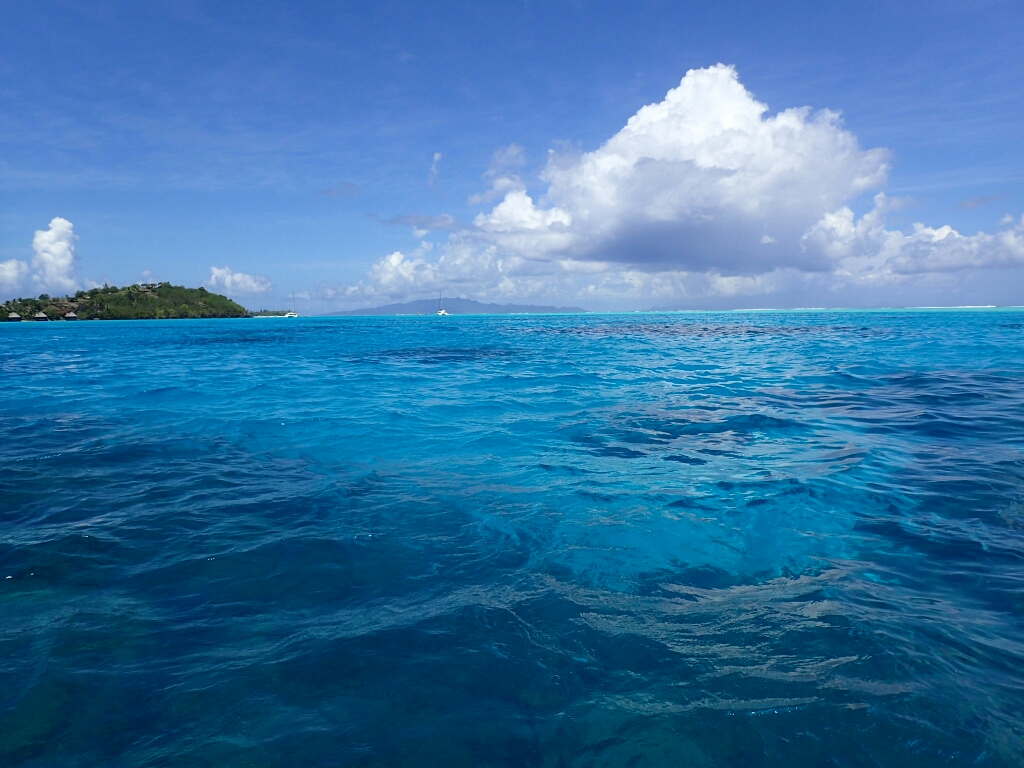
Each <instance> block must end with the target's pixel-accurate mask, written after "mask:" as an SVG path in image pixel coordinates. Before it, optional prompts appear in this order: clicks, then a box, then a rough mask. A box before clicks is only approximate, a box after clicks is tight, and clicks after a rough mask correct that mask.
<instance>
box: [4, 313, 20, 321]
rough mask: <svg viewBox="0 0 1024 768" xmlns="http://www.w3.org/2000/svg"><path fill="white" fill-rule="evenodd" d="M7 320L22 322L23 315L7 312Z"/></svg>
mask: <svg viewBox="0 0 1024 768" xmlns="http://www.w3.org/2000/svg"><path fill="white" fill-rule="evenodd" d="M7 322H9V323H20V322H21V315H19V314H18V313H17V312H8V313H7Z"/></svg>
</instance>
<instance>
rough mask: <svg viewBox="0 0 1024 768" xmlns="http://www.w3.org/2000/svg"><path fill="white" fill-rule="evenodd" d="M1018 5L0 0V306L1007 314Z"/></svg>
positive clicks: (1016, 201)
mask: <svg viewBox="0 0 1024 768" xmlns="http://www.w3.org/2000/svg"><path fill="white" fill-rule="evenodd" d="M1022 22H1024V7H1022V6H1021V4H1020V2H1019V0H1008V1H1006V2H984V1H982V2H951V1H949V0H945V1H944V0H932V2H928V3H917V2H900V3H876V2H860V3H843V2H835V3H827V4H823V3H792V2H791V3H785V2H783V3H773V4H766V3H753V2H747V3H721V2H719V3H714V4H709V3H702V4H687V3H679V2H675V3H668V2H643V1H642V0H639V1H634V2H629V3H609V2H602V3H591V2H583V1H577V2H557V1H556V2H549V3H543V4H542V3H536V2H520V3H514V2H508V3H478V2H477V3H455V2H449V3H444V4H422V3H405V2H392V3H387V2H376V3H363V4H354V3H347V4H341V3H274V2H261V3H259V4H253V3H240V2H239V3H231V2H218V3H188V2H151V3H106V2H91V3H54V2H39V1H38V0H37V1H35V2H31V3H29V2H10V3H7V4H5V12H4V14H3V19H2V20H0V295H2V296H4V297H9V296H13V295H28V294H34V293H38V292H39V291H40V290H42V289H46V290H49V291H50V292H60V288H61V287H64V286H72V285H73V286H86V285H89V284H91V283H94V282H100V283H102V282H103V281H109V282H110V283H114V284H122V283H127V282H135V281H138V280H146V279H153V280H170V281H172V282H175V283H184V284H186V285H198V284H200V283H203V282H205V283H206V284H207V285H209V286H210V287H211V288H214V289H217V290H224V291H226V292H228V293H231V294H232V295H234V296H235V297H236V298H238V299H239V300H240V301H241V302H242V303H243V304H245V305H247V306H249V307H253V308H257V307H261V306H283V305H284V304H287V303H289V299H287V297H288V296H289V295H290V294H291V293H293V292H294V293H295V294H298V295H299V299H298V301H299V303H300V304H301V305H302V306H301V307H300V309H303V308H304V309H305V310H306V311H309V312H314V311H330V310H332V309H340V308H348V307H353V306H366V305H372V304H380V303H386V302H388V301H400V300H406V299H411V298H422V297H429V296H432V295H435V294H436V293H437V292H438V291H439V290H443V291H444V292H445V293H446V294H449V295H463V296H467V297H472V298H478V299H483V300H510V301H517V302H529V301H537V302H544V303H551V302H555V303H560V304H577V305H582V306H585V307H587V308H592V309H643V308H648V307H654V306H672V307H726V306H844V305H845V306H850V305H865V306H880V305H885V306H892V305H915V304H989V303H992V304H1024V250H1020V249H1021V248H1024V225H1022V220H1021V215H1022V213H1024V141H1022V140H1021V135H1022V133H1024V132H1022V121H1024V120H1022V119H1024V55H1022V53H1021V51H1022V50H1024V23H1022ZM719 63H722V64H724V65H727V67H731V68H732V69H729V70H723V69H720V68H719V69H714V67H715V65H717V64H719ZM691 70H694V74H693V75H692V76H688V75H687V73H688V72H689V71H691ZM684 76H685V77H688V78H689V79H688V80H686V81H685V82H684V83H683V86H682V87H681V82H682V81H684ZM672 89H680V90H679V91H678V92H677V93H676V97H674V98H676V101H672V99H671V98H670V99H668V100H667V101H666V99H667V96H668V95H669V93H670V91H672ZM737 89H739V90H738V91H737ZM744 89H745V91H746V93H747V95H748V97H749V98H747V97H743V96H742V95H740V94H742V92H743V91H744ZM755 99H756V101H754V100H755ZM758 102H760V103H761V104H764V105H766V106H767V111H765V112H763V113H761V115H760V117H758V116H757V115H758V112H757V109H758V108H754V107H752V106H751V105H756V104H757V103H758ZM658 104H662V105H663V108H662V109H661V111H658V110H654V111H650V110H649V112H648V113H645V114H647V115H648V118H649V119H648V118H645V120H648V122H647V124H648V128H647V129H644V131H645V132H641V135H638V136H632V137H629V136H623V135H620V136H619V139H618V140H617V141H618V145H619V148H618V149H614V146H615V145H616V142H615V141H613V142H611V145H612V146H611V148H607V149H604V150H602V146H603V145H605V143H606V142H609V140H611V139H612V138H613V137H616V136H617V135H619V134H620V132H622V131H623V129H624V127H625V126H626V125H627V121H629V120H630V118H631V117H632V116H634V115H635V114H637V112H638V111H639V110H641V108H643V107H644V106H645V105H658ZM672 104H674V105H675V106H671V105H672ZM800 107H810V110H811V111H810V112H808V113H805V114H804V115H803V116H802V117H801V116H799V115H795V116H794V117H793V118H792V120H789V121H788V122H787V121H785V120H783V121H775V122H773V118H774V117H776V116H777V115H778V114H779V113H782V112H784V111H785V110H792V109H794V108H800ZM822 109H827V110H833V111H835V112H839V113H841V118H838V117H832V118H825V117H823V116H822V114H821V113H820V110H822ZM751 110H753V111H751ZM734 113H737V114H739V113H742V114H744V115H746V118H744V119H745V120H746V122H743V123H742V125H740V124H738V123H737V124H736V125H734V124H733V123H732V122H730V120H731V119H732V116H733V114H734ZM723 121H724V122H723ZM634 122H635V121H634ZM641 122H643V121H641ZM783 123H785V124H783ZM723 126H725V127H723ZM730 126H731V127H730ZM737 131H738V132H739V134H742V135H741V136H740V139H737V138H736V135H737V134H736V132H737ZM735 141H740V143H739V144H731V145H730V147H729V148H724V144H723V142H726V143H728V142H735ZM851 141H852V142H853V145H851V143H850V142H851ZM851 146H853V148H851ZM780 147H782V148H781V149H780ZM876 149H878V150H882V151H880V152H877V153H875V154H871V150H876ZM659 153H660V154H659ZM783 166H785V167H786V168H789V169H790V170H788V171H786V172H785V173H782V174H781V175H780V172H779V171H778V169H779V168H781V167H783ZM796 166H800V168H796ZM609 169H611V170H609ZM616 169H618V170H616ZM794 169H795V170H794ZM831 169H835V171H834V172H833V171H832V170H831ZM844 174H845V175H844ZM723 185H725V186H723ZM600 190H603V192H601V191H600ZM714 190H717V191H714ZM879 192H882V193H884V195H885V198H884V199H880V198H878V197H877V195H878V193H879ZM748 202H749V203H750V204H749V205H748V204H747V203H748ZM753 208H756V209H757V210H756V211H753ZM844 211H849V212H850V214H851V215H846V214H845V213H843V212H844ZM58 217H59V219H62V220H64V221H65V222H70V227H71V228H72V230H69V229H68V227H67V226H66V225H64V224H60V223H58V224H57V225H56V227H53V226H51V222H52V221H54V220H55V219H56V218H58ZM918 223H919V224H921V225H923V229H915V224H918ZM947 226H948V227H951V228H952V230H954V232H953V234H949V232H948V231H947V230H944V229H943V227H947ZM762 230H763V231H762ZM69 231H73V234H68V233H69ZM37 232H39V233H41V235H40V236H37ZM979 233H984V237H982V236H981V235H979ZM1018 246H1019V247H1018ZM4 265H6V267H5V266H4ZM213 267H216V268H218V271H217V272H211V268H213ZM225 267H226V268H227V271H225V270H224V269H223V268H225Z"/></svg>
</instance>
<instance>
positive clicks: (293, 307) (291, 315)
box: [284, 293, 299, 317]
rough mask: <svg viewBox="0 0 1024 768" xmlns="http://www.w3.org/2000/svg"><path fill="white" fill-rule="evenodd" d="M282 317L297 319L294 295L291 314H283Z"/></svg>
mask: <svg viewBox="0 0 1024 768" xmlns="http://www.w3.org/2000/svg"><path fill="white" fill-rule="evenodd" d="M284 316H285V317H298V316H299V313H298V312H296V311H295V294H294V293H292V311H291V312H285V313H284Z"/></svg>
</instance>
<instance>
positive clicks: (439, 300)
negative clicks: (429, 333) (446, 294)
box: [437, 293, 448, 317]
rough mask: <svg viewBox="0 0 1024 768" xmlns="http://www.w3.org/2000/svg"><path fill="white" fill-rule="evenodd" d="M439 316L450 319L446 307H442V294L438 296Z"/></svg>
mask: <svg viewBox="0 0 1024 768" xmlns="http://www.w3.org/2000/svg"><path fill="white" fill-rule="evenodd" d="M437 316H438V317H448V313H447V312H445V309H444V307H442V306H441V294H440V293H439V294H437Z"/></svg>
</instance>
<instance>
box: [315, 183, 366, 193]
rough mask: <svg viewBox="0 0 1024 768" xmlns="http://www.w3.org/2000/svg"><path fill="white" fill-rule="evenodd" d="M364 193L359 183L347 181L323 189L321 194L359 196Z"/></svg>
mask: <svg viewBox="0 0 1024 768" xmlns="http://www.w3.org/2000/svg"><path fill="white" fill-rule="evenodd" d="M362 193H363V191H362V190H361V189H360V188H359V186H358V185H356V184H353V183H352V182H350V181H345V182H342V183H341V184H338V185H337V186H336V187H331V188H330V189H324V190H321V191H320V193H319V194H320V195H322V196H323V197H359V196H360V195H361V194H362Z"/></svg>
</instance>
